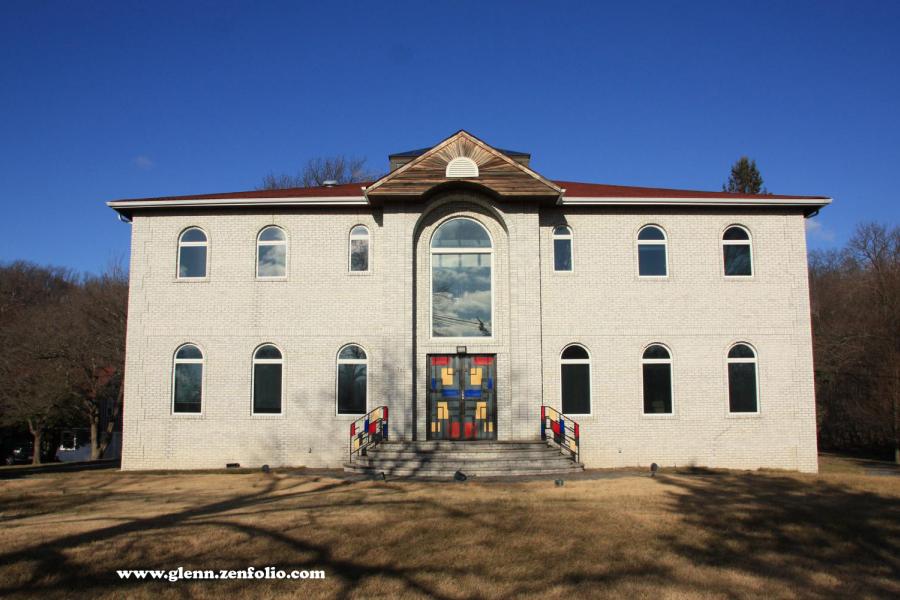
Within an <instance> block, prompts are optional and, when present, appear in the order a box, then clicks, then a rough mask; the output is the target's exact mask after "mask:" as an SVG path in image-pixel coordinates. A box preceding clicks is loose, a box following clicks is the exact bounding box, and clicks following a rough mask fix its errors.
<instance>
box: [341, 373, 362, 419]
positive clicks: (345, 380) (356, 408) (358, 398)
mask: <svg viewBox="0 0 900 600" xmlns="http://www.w3.org/2000/svg"><path fill="white" fill-rule="evenodd" d="M365 413H366V365H355V364H338V414H341V415H362V414H365Z"/></svg>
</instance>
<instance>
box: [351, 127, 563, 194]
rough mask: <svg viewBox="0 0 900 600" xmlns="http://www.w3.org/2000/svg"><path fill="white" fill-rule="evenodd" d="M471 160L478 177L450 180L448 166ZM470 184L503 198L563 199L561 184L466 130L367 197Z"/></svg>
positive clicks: (373, 187)
mask: <svg viewBox="0 0 900 600" xmlns="http://www.w3.org/2000/svg"><path fill="white" fill-rule="evenodd" d="M460 156H464V157H467V158H471V159H472V160H473V161H475V164H477V165H478V177H473V178H458V177H453V178H448V177H447V176H446V170H447V163H449V162H450V161H451V160H453V159H454V158H458V157H460ZM451 181H453V182H467V183H474V184H478V185H482V186H485V187H487V188H489V189H490V190H492V191H493V192H494V193H496V194H497V195H499V196H559V195H560V194H562V192H563V190H562V188H560V187H559V186H558V185H556V184H555V183H553V182H552V181H550V180H549V179H545V178H544V177H542V176H541V175H539V174H538V173H535V172H534V171H532V170H531V169H529V168H528V167H526V166H525V165H522V164H520V163H518V162H516V161H514V160H513V159H511V158H509V157H508V156H506V155H505V154H503V153H501V152H499V151H498V150H496V149H494V148H492V147H491V146H488V145H487V144H485V143H484V142H482V141H481V140H479V139H478V138H476V137H475V136H473V135H472V134H470V133H468V132H466V131H458V132H457V133H455V134H453V135H452V136H450V137H449V138H447V139H445V140H444V141H442V142H440V143H439V144H438V145H437V146H435V147H434V148H432V149H430V150H428V151H427V152H425V153H424V154H422V155H421V156H419V157H417V158H415V159H413V160H411V161H410V162H408V163H406V164H405V165H403V166H402V167H399V168H398V169H396V170H394V171H392V172H390V173H388V174H387V175H385V176H384V177H382V178H381V179H379V180H378V181H376V182H375V183H373V184H372V185H370V186H369V187H367V188H365V190H364V193H365V195H366V197H372V196H421V195H422V194H424V193H426V192H427V191H428V190H430V189H432V188H433V187H435V186H437V185H441V184H443V183H447V182H451Z"/></svg>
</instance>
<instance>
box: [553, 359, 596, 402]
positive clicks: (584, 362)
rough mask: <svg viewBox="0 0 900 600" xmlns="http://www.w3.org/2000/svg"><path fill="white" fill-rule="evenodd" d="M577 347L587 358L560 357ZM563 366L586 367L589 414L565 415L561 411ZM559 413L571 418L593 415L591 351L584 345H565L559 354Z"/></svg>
mask: <svg viewBox="0 0 900 600" xmlns="http://www.w3.org/2000/svg"><path fill="white" fill-rule="evenodd" d="M574 346H577V347H579V348H581V349H582V350H584V351H585V352H587V355H588V357H587V358H563V357H562V355H563V354H564V353H565V351H566V350H568V349H569V348H572V347H574ZM563 365H587V366H588V406H590V408H591V410H590V412H586V413H566V412H565V411H564V410H563V393H562V391H563ZM559 412H561V413H564V414H566V415H569V416H572V417H590V416H593V414H594V369H593V367H592V366H591V351H590V350H588V348H587V346H585V345H584V344H579V343H578V342H573V343H571V344H567V345H566V346H564V347H563V349H562V350H560V352H559Z"/></svg>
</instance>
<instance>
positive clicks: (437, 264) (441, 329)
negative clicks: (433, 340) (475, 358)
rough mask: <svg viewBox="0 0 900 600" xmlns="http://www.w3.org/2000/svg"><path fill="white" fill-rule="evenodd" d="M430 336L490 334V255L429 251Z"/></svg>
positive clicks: (480, 335)
mask: <svg viewBox="0 0 900 600" xmlns="http://www.w3.org/2000/svg"><path fill="white" fill-rule="evenodd" d="M431 300H432V302H431V319H432V334H433V335H434V337H489V336H490V335H491V255H490V254H481V253H464V254H432V256H431Z"/></svg>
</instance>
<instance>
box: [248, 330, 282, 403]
mask: <svg viewBox="0 0 900 600" xmlns="http://www.w3.org/2000/svg"><path fill="white" fill-rule="evenodd" d="M283 373H284V359H283V358H282V356H281V350H279V349H278V348H276V347H275V346H273V345H272V344H265V345H264V346H260V347H259V348H257V349H256V352H254V353H253V414H255V415H277V414H281V404H282V389H283V386H282V382H283Z"/></svg>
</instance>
